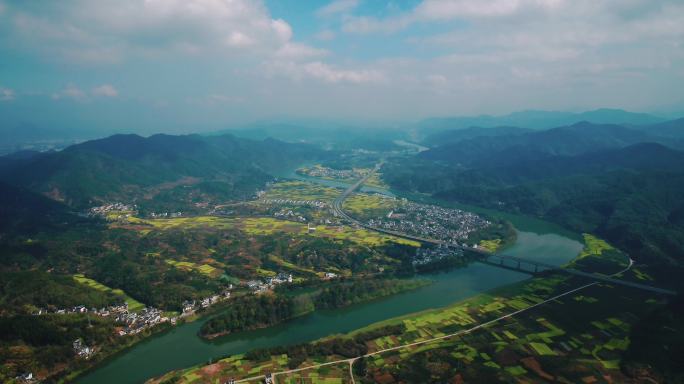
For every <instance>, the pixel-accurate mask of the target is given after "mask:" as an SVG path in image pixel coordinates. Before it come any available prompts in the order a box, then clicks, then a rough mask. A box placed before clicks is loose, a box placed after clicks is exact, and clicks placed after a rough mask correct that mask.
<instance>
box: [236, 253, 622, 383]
mask: <svg viewBox="0 0 684 384" xmlns="http://www.w3.org/2000/svg"><path fill="white" fill-rule="evenodd" d="M633 265H634V260H632V259H631V258H630V259H629V263H628V265H627V267H625V268H624V269H623V270H621V271H619V272H616V273H614V274H612V275H610V276H611V277H613V276H617V275H619V274H621V273H624V272H627V271H628V270H629V269H631V268H632V266H633ZM597 284H599V282H598V281H594V282H591V283H588V284H584V285H582V286H580V287H577V288H573V289H571V290H569V291H565V292H563V293H560V294H558V295H555V296H553V297H550V298H548V299H546V300H544V301H540V302H539V303H536V304H533V305H530V306H529V307H527V308H523V309H519V310H517V311H514V312H511V313H508V314H506V315H503V316H499V317H497V318H496V319H492V320H489V321H486V322H484V323H480V324H478V325H475V326H473V327H470V328H467V329H463V330H460V331H458V332H454V333H450V334H448V335H444V336H440V337H434V338H432V339H428V340H422V341H416V342H414V343H408V344H403V345H398V346H396V347H391V348H385V349H381V350H378V351H375V352H371V353H367V354H365V355H361V356H357V357H352V358H349V359H340V360H335V361H329V362H327V363H322V364H315V365H309V366H306V367H302V368H296V369H290V370H286V371H280V372H274V373H272V376H273V381H274V382H276V377H277V376H280V375H288V374H292V373H297V372H302V371H306V370H309V369H316V368H320V367H325V366H329V365H336V364H343V363H346V364H349V375H350V378H351V382H352V383H355V381H354V372H353V365H354V362H355V361H356V360H358V359H361V358H364V357H370V356H375V355H380V354H383V353H387V352H391V351H396V350H399V349H404V348H409V347H415V346H418V345H423V344H429V343H434V342H435V341H442V340H446V339H450V338H453V337H456V336H462V335H465V334H468V333H472V332H474V331H477V330H479V329H482V328H486V327H488V326H490V325H493V324H496V323H498V322H500V321H501V320H504V319H508V318H511V317H514V316H517V315H519V314H521V313H524V312H527V311H529V310H531V309H534V308H537V307H539V306H542V305H544V304H547V303H549V302H551V301H554V300H558V299H560V298H561V297H564V296H568V295H571V294H573V293H576V292H578V291H581V290H583V289H586V288H589V287H591V286H594V285H597ZM263 379H265V376H263V375H259V376H252V377H248V378H245V379H241V380H236V381H235V382H236V383H244V382H250V381H257V380H263Z"/></svg>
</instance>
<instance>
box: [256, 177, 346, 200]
mask: <svg viewBox="0 0 684 384" xmlns="http://www.w3.org/2000/svg"><path fill="white" fill-rule="evenodd" d="M341 193H342V191H341V190H340V189H337V188H331V187H325V186H322V185H318V184H315V183H309V182H306V181H281V182H278V183H275V184H273V185H272V186H271V188H269V189H268V190H267V191H266V194H264V196H262V198H264V199H286V200H317V201H327V202H330V201H333V200H335V199H336V198H337V197H338V196H339V195H340V194H341Z"/></svg>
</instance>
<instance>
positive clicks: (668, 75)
mask: <svg viewBox="0 0 684 384" xmlns="http://www.w3.org/2000/svg"><path fill="white" fill-rule="evenodd" d="M683 25H684V4H681V3H680V2H677V1H670V0H661V1H646V0H635V1H630V2H619V1H612V0H601V1H564V0H516V1H510V0H497V1H493V2H487V3H483V2H478V1H472V0H443V1H438V0H424V1H389V2H376V1H363V0H334V1H330V0H319V1H312V2H299V1H292V0H290V1H246V0H233V1H223V0H211V1H209V0H206V1H202V0H194V1H176V0H173V1H172V0H169V1H159V0H157V1H140V0H125V1H101V2H96V3H93V2H88V1H82V0H67V1H61V2H49V3H46V2H18V1H7V0H0V51H1V52H2V53H3V62H2V64H0V68H1V70H0V114H1V115H2V116H3V121H2V122H1V123H0V131H2V132H13V131H17V130H18V131H22V130H35V131H39V130H49V131H58V132H72V133H74V134H77V133H79V132H85V133H87V134H93V135H98V134H106V133H112V132H137V133H143V134H149V133H153V132H171V133H180V132H207V131H214V130H220V129H225V128H231V127H237V126H244V125H249V124H253V123H258V122H264V121H274V122H288V121H296V120H309V121H316V120H322V121H328V122H337V123H340V124H358V123H363V124H370V125H373V124H374V123H375V124H377V125H392V124H405V123H409V122H414V121H418V120H421V119H424V118H430V117H445V116H478V115H483V114H486V115H495V116H500V115H506V114H508V113H511V112H516V111H525V110H550V111H567V112H581V111H588V110H594V109H599V108H618V109H624V110H628V111H634V112H644V113H650V114H654V115H657V116H662V117H664V118H673V117H679V116H682V115H684V94H682V93H681V92H680V91H679V90H680V89H681V87H682V85H684V71H682V69H681V68H684V49H683V47H682V41H684V27H682V26H683Z"/></svg>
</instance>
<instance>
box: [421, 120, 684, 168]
mask: <svg viewBox="0 0 684 384" xmlns="http://www.w3.org/2000/svg"><path fill="white" fill-rule="evenodd" d="M430 137H431V138H432V139H430V141H429V142H430V143H431V144H432V145H433V146H434V148H432V149H431V150H429V151H425V152H423V153H421V154H420V156H421V158H423V159H429V160H438V161H444V162H448V163H451V164H454V165H461V166H464V167H474V166H477V167H484V166H490V167H491V166H496V165H497V164H499V163H501V164H510V163H511V162H516V161H531V160H542V159H545V158H548V157H551V156H574V155H579V154H583V153H587V152H592V151H599V150H603V149H612V148H623V147H626V146H629V145H633V144H637V143H660V144H663V145H666V146H669V147H671V148H675V149H682V148H684V119H681V120H674V121H671V122H666V123H659V124H655V125H643V126H638V127H632V126H630V127H627V126H621V125H614V124H593V123H589V122H580V123H576V124H573V125H569V126H563V127H558V128H553V129H548V130H543V131H531V130H525V129H521V128H514V127H494V128H467V129H463V130H449V131H444V132H440V133H436V134H434V135H433V136H430Z"/></svg>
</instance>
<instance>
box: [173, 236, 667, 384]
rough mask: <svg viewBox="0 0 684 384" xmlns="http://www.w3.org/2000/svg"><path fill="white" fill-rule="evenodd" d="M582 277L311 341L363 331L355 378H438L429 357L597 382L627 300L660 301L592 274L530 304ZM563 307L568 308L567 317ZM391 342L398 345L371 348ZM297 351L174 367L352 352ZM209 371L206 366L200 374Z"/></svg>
mask: <svg viewBox="0 0 684 384" xmlns="http://www.w3.org/2000/svg"><path fill="white" fill-rule="evenodd" d="M585 245H586V247H585V253H586V255H585V256H584V257H585V258H601V257H602V252H601V253H599V250H598V249H597V248H595V247H593V245H594V244H593V243H591V242H587V243H585ZM613 266H614V268H615V269H619V267H620V266H619V265H617V264H614V265H613ZM581 284H582V282H581V281H580V280H579V279H577V278H574V277H569V276H561V275H548V276H545V277H541V278H535V279H532V280H528V281H524V282H521V283H519V284H516V285H514V286H509V287H506V289H505V290H504V289H501V290H499V291H494V292H490V293H487V294H481V295H478V296H475V297H473V298H470V299H467V300H465V301H462V302H458V303H455V304H453V305H451V306H448V307H446V308H442V309H435V310H428V311H424V312H420V313H417V314H412V315H407V316H403V317H399V318H395V319H390V320H387V321H384V322H381V323H376V324H373V325H371V326H368V327H365V328H362V329H359V330H356V331H354V332H352V333H349V334H346V335H343V336H338V337H331V338H328V339H324V340H323V341H321V342H320V343H323V344H325V343H333V344H334V343H359V340H363V341H364V342H363V345H362V346H359V347H358V348H362V349H363V351H364V352H363V353H364V354H371V355H372V356H369V357H366V358H363V359H362V360H363V361H361V360H358V361H357V362H355V364H358V365H359V367H360V368H359V367H355V368H357V373H356V375H357V376H356V380H357V382H358V380H359V379H361V380H362V381H363V382H365V381H369V382H383V381H387V382H395V381H403V382H417V380H418V381H419V376H420V375H423V376H420V377H425V375H431V376H432V377H433V378H436V379H437V378H446V376H440V375H443V374H444V375H446V374H448V372H449V371H450V370H449V371H446V370H445V371H442V370H435V369H437V367H438V366H444V367H451V368H450V369H454V368H458V369H459V375H460V376H461V377H462V379H463V380H466V381H468V380H474V381H502V380H503V381H510V380H524V381H528V382H539V381H540V380H542V381H543V380H546V381H549V380H551V381H554V380H561V381H566V382H600V381H601V380H604V378H612V379H611V380H614V381H622V380H623V379H624V377H623V376H622V373H621V371H620V370H619V366H618V363H617V361H619V357H620V354H621V353H622V352H623V351H624V350H625V349H626V348H627V345H628V342H629V341H628V334H629V329H630V328H631V326H632V325H633V323H634V321H635V318H636V317H635V313H634V312H633V311H634V309H633V308H635V307H636V308H640V311H648V310H649V309H650V308H654V307H656V306H657V305H659V304H660V302H659V301H658V300H650V301H647V300H646V297H647V296H648V294H646V293H642V292H639V291H637V292H634V291H631V290H629V289H628V288H620V287H612V286H608V285H604V284H596V285H594V286H591V287H588V288H586V289H584V290H583V291H581V293H580V292H577V293H573V294H570V295H567V296H564V297H562V298H557V299H556V300H553V301H551V302H548V303H546V304H545V305H543V306H539V307H534V306H535V304H538V303H540V302H542V301H544V300H546V299H548V298H549V297H552V296H554V295H557V294H559V293H561V292H566V291H568V290H570V289H573V288H576V287H577V286H579V285H581ZM644 303H645V304H644ZM637 304H638V305H637ZM527 308H532V309H530V310H529V311H528V312H525V314H521V315H519V316H516V317H511V318H504V319H502V320H501V321H497V322H495V323H492V324H491V325H489V326H488V327H485V328H482V329H478V330H477V331H473V332H472V333H469V332H468V333H464V334H461V335H459V336H455V337H451V338H444V339H441V340H436V341H434V342H430V343H424V344H418V345H413V346H409V347H405V348H401V346H403V345H410V344H414V343H420V342H425V341H428V340H432V339H435V338H440V337H443V336H446V335H449V334H454V333H458V332H459V331H461V330H466V329H469V328H473V327H476V326H477V325H478V324H483V323H486V322H488V321H490V320H492V319H497V318H501V317H502V316H504V315H506V314H508V313H512V312H516V311H520V310H525V309H527ZM567 311H571V313H573V314H575V315H574V316H573V317H568V316H567V315H566V314H567V313H568V312H567ZM393 327H394V328H396V327H399V328H400V329H402V331H401V332H398V333H391V334H382V335H381V336H379V337H372V338H370V339H369V338H367V337H365V336H364V335H369V334H374V333H382V332H381V331H382V330H383V329H388V328H393ZM394 347H399V348H398V349H396V350H392V351H390V352H386V353H380V354H374V352H376V351H382V350H385V349H388V348H394ZM314 349H315V348H314ZM280 351H285V352H287V353H282V352H280ZM297 351H299V349H297V348H296V347H295V348H293V349H292V350H288V349H287V347H283V348H279V349H274V350H273V351H272V352H274V353H275V352H278V354H272V355H267V353H268V352H267V353H266V354H260V353H249V354H247V355H236V356H231V357H229V358H226V359H224V360H221V361H219V362H217V363H214V364H213V365H211V366H207V367H195V368H191V369H189V370H186V371H183V372H182V376H180V377H181V378H180V381H179V382H180V383H191V382H194V381H195V380H198V379H199V378H200V377H201V378H202V380H199V381H197V382H209V381H213V380H215V379H216V378H221V379H222V380H226V379H227V378H229V377H235V378H244V377H253V376H258V375H262V374H265V373H267V372H281V371H287V370H288V369H292V368H297V367H306V366H312V365H317V364H321V363H326V362H334V361H337V360H344V359H345V358H348V357H351V356H348V355H345V354H344V353H343V354H340V353H336V352H333V353H330V354H325V355H308V356H306V357H305V358H303V359H302V358H298V359H293V358H292V357H291V356H293V355H292V354H297V353H300V352H297ZM257 356H264V357H257ZM265 356H271V357H269V358H265ZM288 356H290V357H288ZM208 367H211V369H208ZM361 368H362V369H361ZM345 369H348V364H347V363H345V362H340V363H336V364H331V365H325V366H323V367H317V368H314V369H310V370H304V371H301V372H296V373H294V372H293V373H288V374H286V375H283V376H279V379H280V378H281V377H282V378H287V380H297V379H315V380H330V382H332V380H335V381H337V382H340V380H341V382H349V378H348V376H346V375H348V374H346V373H345ZM209 371H211V372H212V374H210V375H208V376H207V375H206V374H207V373H208V372H209ZM359 371H360V372H359ZM416 375H419V376H416ZM178 376H179V374H178V373H171V374H169V375H167V376H165V379H168V378H170V377H178ZM315 380H314V382H316V381H315ZM606 380H607V379H606ZM286 382H287V381H286Z"/></svg>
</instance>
